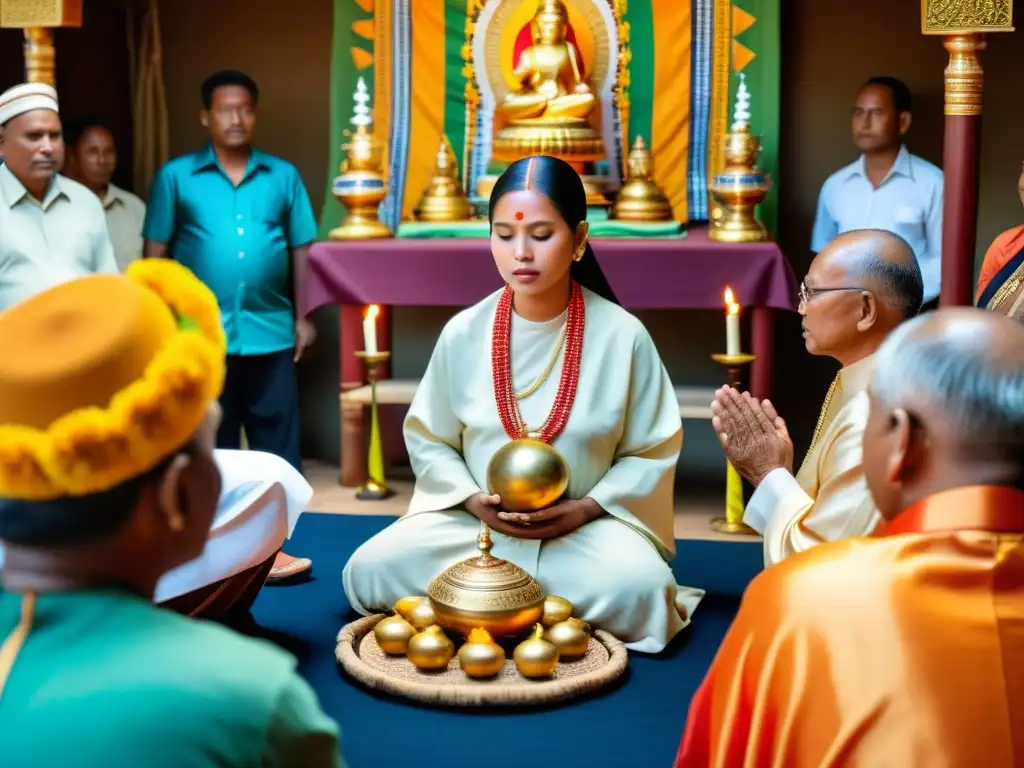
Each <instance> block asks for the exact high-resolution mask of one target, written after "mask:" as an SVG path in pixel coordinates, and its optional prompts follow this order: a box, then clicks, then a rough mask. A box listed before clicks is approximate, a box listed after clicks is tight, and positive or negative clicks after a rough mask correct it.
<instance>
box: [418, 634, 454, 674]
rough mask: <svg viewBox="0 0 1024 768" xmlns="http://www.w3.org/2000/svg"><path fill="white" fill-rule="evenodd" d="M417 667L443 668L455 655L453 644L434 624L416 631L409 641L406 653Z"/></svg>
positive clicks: (429, 669) (425, 668)
mask: <svg viewBox="0 0 1024 768" xmlns="http://www.w3.org/2000/svg"><path fill="white" fill-rule="evenodd" d="M406 655H407V656H408V658H409V661H411V662H412V663H413V664H415V665H416V668H417V669H422V670H426V671H434V670H439V669H445V668H446V667H447V666H448V662H449V661H451V660H452V656H454V655H455V645H454V644H453V643H452V641H451V640H449V639H448V636H447V635H446V634H445V633H444V631H443V630H442V629H441V628H440V627H439V626H437V625H436V624H435V625H433V626H432V627H427V628H426V629H424V630H423V631H422V632H418V633H417V634H415V635H414V636H413V638H412V639H411V640H410V641H409V650H408V652H407V653H406Z"/></svg>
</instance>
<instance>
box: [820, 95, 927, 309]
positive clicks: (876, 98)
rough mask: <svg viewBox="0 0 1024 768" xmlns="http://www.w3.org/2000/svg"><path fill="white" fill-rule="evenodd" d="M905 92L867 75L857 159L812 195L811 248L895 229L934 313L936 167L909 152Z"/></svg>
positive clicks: (856, 131)
mask: <svg viewBox="0 0 1024 768" xmlns="http://www.w3.org/2000/svg"><path fill="white" fill-rule="evenodd" d="M910 109H911V97H910V90H909V89H908V88H907V86H906V85H904V84H903V83H902V82H901V81H899V80H897V79H896V78H893V77H873V78H871V79H870V80H868V81H867V83H865V84H864V86H863V87H862V88H861V90H860V93H859V94H858V95H857V103H856V105H855V106H854V109H853V141H854V144H855V145H856V147H857V149H859V150H860V151H861V156H860V157H859V158H858V159H857V160H855V161H854V162H853V163H851V164H850V165H848V166H846V167H845V168H841V169H840V170H838V171H836V172H835V173H833V174H832V175H831V176H829V177H828V179H827V180H826V181H825V184H824V185H823V186H822V188H821V194H820V196H819V197H818V211H817V214H816V215H815V219H814V233H813V235H812V236H811V250H812V251H814V252H815V253H820V252H821V250H822V249H823V248H824V247H825V246H826V245H827V244H828V243H829V242H830V241H831V240H832V239H833V238H834V237H836V235H840V234H842V233H843V232H849V231H851V230H854V229H884V230H888V231H889V232H893V233H895V234H897V235H899V236H900V237H902V238H903V239H904V240H906V241H907V242H908V243H909V244H910V247H911V248H913V249H914V254H915V255H916V256H917V262H918V266H919V267H920V268H921V276H922V277H923V278H924V300H925V305H924V307H923V310H924V311H927V310H929V309H934V307H935V306H936V304H937V300H938V296H939V288H940V285H941V279H942V273H941V268H942V194H943V177H942V170H941V169H939V168H937V167H936V166H934V165H932V164H931V163H929V162H928V161H927V160H923V159H922V158H920V157H917V156H916V155H912V154H910V152H908V151H907V148H906V146H905V145H904V144H903V137H904V136H906V134H907V131H909V130H910V123H911V114H910Z"/></svg>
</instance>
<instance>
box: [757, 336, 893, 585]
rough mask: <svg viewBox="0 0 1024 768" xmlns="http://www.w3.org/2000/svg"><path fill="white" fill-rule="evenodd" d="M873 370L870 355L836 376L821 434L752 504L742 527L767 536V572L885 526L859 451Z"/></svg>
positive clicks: (766, 483) (763, 486)
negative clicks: (822, 546)
mask: <svg viewBox="0 0 1024 768" xmlns="http://www.w3.org/2000/svg"><path fill="white" fill-rule="evenodd" d="M874 364H875V362H874V355H871V356H869V357H866V358H864V359H863V360H860V361H858V362H856V363H854V364H853V365H849V366H847V367H845V368H843V369H842V370H841V371H840V372H839V383H838V385H837V387H836V391H835V393H834V394H833V396H832V400H831V402H830V403H829V404H828V410H827V412H825V413H823V414H822V415H821V418H822V420H823V421H822V430H821V435H820V436H819V438H818V442H817V443H816V444H815V445H814V446H812V447H811V450H810V451H808V453H807V456H806V457H805V458H804V461H803V464H801V466H800V469H799V471H798V472H797V473H796V477H794V476H793V475H791V474H790V473H789V472H788V471H786V470H785V469H776V470H774V471H772V472H771V473H770V474H769V475H768V476H767V477H765V479H764V480H763V481H761V484H760V485H759V486H758V487H757V490H756V491H755V492H754V494H753V495H752V496H751V497H750V502H749V503H748V504H747V509H746V512H745V513H744V515H743V520H744V522H745V523H746V524H747V525H749V526H750V527H751V528H753V529H754V530H756V531H757V532H758V533H762V534H763V535H764V563H765V566H769V565H773V564H775V563H777V562H779V561H780V560H782V559H783V558H786V557H789V556H790V555H792V554H794V553H796V552H802V551H804V550H805V549H810V548H811V547H813V546H816V545H818V544H821V543H822V542H825V541H836V540H837V539H845V538H849V537H852V536H867V535H868V534H870V533H871V532H872V531H874V530H875V528H876V527H877V526H878V524H879V523H880V522H881V520H882V516H881V514H880V513H879V512H878V509H877V508H876V507H875V502H874V499H872V498H871V491H870V490H869V489H868V485H867V480H866V479H865V478H864V465H863V453H864V452H863V447H862V446H863V440H864V428H865V427H866V426H867V423H868V408H869V406H868V391H867V389H868V383H869V382H870V380H871V373H872V371H873V370H874Z"/></svg>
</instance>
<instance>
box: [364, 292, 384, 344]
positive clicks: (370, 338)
mask: <svg viewBox="0 0 1024 768" xmlns="http://www.w3.org/2000/svg"><path fill="white" fill-rule="evenodd" d="M379 314H380V307H378V306H377V305H376V304H371V305H370V306H368V307H367V308H366V316H365V317H364V318H363V350H364V351H365V352H366V353H367V354H369V355H376V354H377V315H379Z"/></svg>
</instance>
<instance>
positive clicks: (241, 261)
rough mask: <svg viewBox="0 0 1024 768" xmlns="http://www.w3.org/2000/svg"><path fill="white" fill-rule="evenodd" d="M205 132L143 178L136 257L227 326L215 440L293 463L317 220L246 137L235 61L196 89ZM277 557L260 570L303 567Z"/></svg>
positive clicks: (245, 96) (252, 118)
mask: <svg viewBox="0 0 1024 768" xmlns="http://www.w3.org/2000/svg"><path fill="white" fill-rule="evenodd" d="M201 95H202V100H203V110H202V112H201V113H200V115H201V117H200V119H201V121H202V123H203V126H204V127H206V128H207V129H209V131H210V138H211V143H210V144H208V145H207V146H206V147H204V148H203V149H200V150H199V151H197V152H192V153H190V154H187V155H182V156H181V157H178V158H175V159H174V160H171V161H170V162H169V163H168V164H167V165H165V166H164V167H163V168H161V169H160V172H159V173H158V174H157V176H156V178H155V179H154V180H153V185H152V188H151V189H150V193H149V204H148V206H147V208H146V220H145V224H144V225H143V229H142V235H143V237H144V238H145V254H144V255H145V257H146V258H161V257H162V258H173V259H176V260H177V261H179V262H181V263H182V264H184V265H185V266H186V267H188V268H189V269H191V270H192V272H194V273H195V275H196V276H197V277H198V278H199V279H200V280H202V281H203V282H204V283H205V284H206V285H207V286H208V287H209V288H210V290H212V291H213V293H214V295H215V296H216V297H217V303H218V304H219V305H220V312H221V317H222V320H223V323H224V332H225V334H226V335H227V342H228V359H227V377H226V380H225V382H224V392H223V394H222V395H221V408H222V410H223V418H222V421H221V425H220V430H219V432H218V434H217V447H218V448H235V449H237V448H239V447H240V442H241V434H242V430H243V429H244V430H245V436H246V440H247V441H248V444H249V447H250V448H252V449H253V450H257V451H265V452H267V453H272V454H275V455H277V456H280V457H281V458H283V459H285V460H286V461H287V462H288V463H290V464H291V465H292V466H294V467H295V468H296V469H297V470H299V471H300V472H301V471H302V454H301V452H300V448H299V400H298V387H297V385H296V376H295V363H296V362H298V360H299V358H300V357H301V356H302V354H303V352H304V351H305V350H306V349H307V348H308V347H309V345H310V344H311V343H312V342H313V340H314V338H315V331H314V328H313V326H312V324H311V323H310V322H309V321H308V320H307V319H306V318H305V317H303V316H301V315H300V309H299V307H301V306H302V302H301V301H300V296H299V293H300V291H301V288H302V280H303V275H304V273H305V270H306V260H307V256H308V248H309V245H310V243H312V241H313V240H314V239H315V238H316V221H315V220H314V218H313V208H312V206H311V205H310V202H309V195H308V194H307V193H306V188H305V186H304V185H303V183H302V179H301V178H300V177H299V172H298V171H297V170H296V169H295V166H293V165H292V164H291V163H289V162H287V161H285V160H282V159H280V158H277V157H273V156H271V155H268V154H266V153H264V152H260V151H259V150H256V149H253V148H252V146H251V142H252V135H253V129H254V128H255V124H256V105H257V102H258V100H259V89H258V88H257V86H256V83H255V82H253V80H252V79H251V78H250V77H248V76H247V75H245V74H243V73H241V72H234V71H224V72H218V73H216V74H214V75H211V76H210V77H209V78H207V79H206V81H205V82H204V83H203V86H202V90H201ZM310 565H311V564H310V562H309V560H307V559H305V558H302V559H296V558H292V557H290V556H288V555H284V554H281V555H279V556H278V558H277V560H276V562H275V564H274V569H273V570H272V571H271V574H270V578H269V579H268V581H278V580H280V579H283V578H290V577H292V576H295V575H297V574H299V573H302V572H304V571H307V570H309V567H310Z"/></svg>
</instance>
